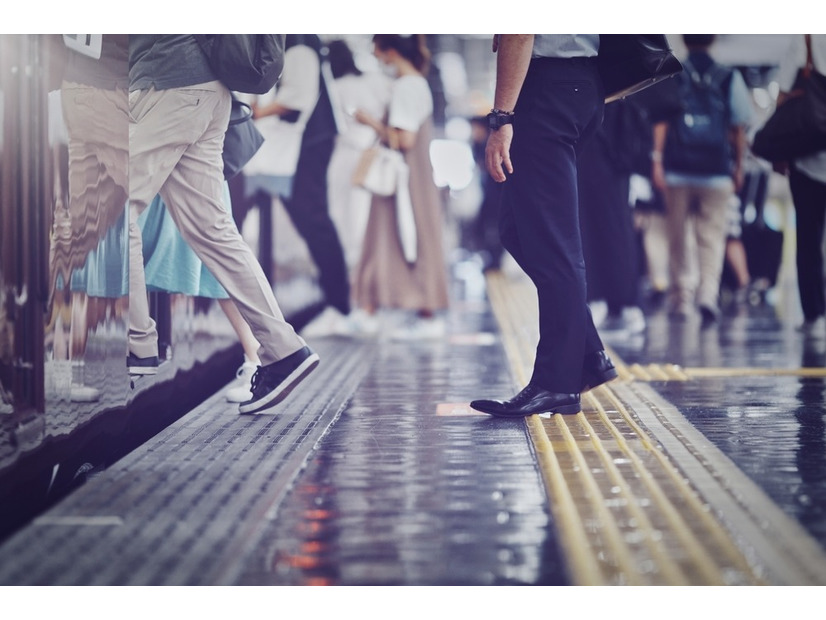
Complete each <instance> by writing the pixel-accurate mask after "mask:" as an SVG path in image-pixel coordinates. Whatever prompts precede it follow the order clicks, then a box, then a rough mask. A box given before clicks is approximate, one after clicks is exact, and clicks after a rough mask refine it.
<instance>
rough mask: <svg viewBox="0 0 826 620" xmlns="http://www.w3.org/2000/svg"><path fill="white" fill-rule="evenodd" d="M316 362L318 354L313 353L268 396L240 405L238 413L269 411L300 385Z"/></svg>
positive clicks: (313, 368)
mask: <svg viewBox="0 0 826 620" xmlns="http://www.w3.org/2000/svg"><path fill="white" fill-rule="evenodd" d="M318 362H319V358H318V354H316V353H313V354H312V355H310V356H309V357H308V358H307V359H305V360H304V361H303V362H301V365H300V366H299V367H298V368H296V369H295V370H293V371H292V372H291V373H290V374H289V376H287V378H286V379H284V380H283V381H282V382H281V383H280V384H278V386H277V387H276V388H275V389H274V390H273V391H271V392H270V393H269V394H266V395H265V396H262V397H261V398H259V399H258V400H256V401H255V402H251V403H246V404H244V405H240V406H239V407H238V411H239V413H245V414H250V413H265V412H267V411H269V410H270V409H271V408H272V407H274V406H275V405H277V404H278V403H280V402H281V401H282V400H284V399H285V398H287V396H289V395H290V392H292V391H293V389H294V388H295V386H297V385H298V384H299V383H301V382H302V381H303V380H304V378H305V377H306V376H307V375H309V374H310V373H311V372H312V371H313V370H315V367H316V366H318Z"/></svg>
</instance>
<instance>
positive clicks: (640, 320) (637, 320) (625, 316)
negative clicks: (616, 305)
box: [622, 306, 645, 334]
mask: <svg viewBox="0 0 826 620" xmlns="http://www.w3.org/2000/svg"><path fill="white" fill-rule="evenodd" d="M622 320H623V322H624V323H625V329H627V330H628V333H629V334H639V333H641V332H644V331H645V314H644V313H643V311H642V308H640V307H639V306H628V307H625V308H623V309H622Z"/></svg>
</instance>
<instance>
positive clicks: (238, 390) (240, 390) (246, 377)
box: [227, 355, 258, 403]
mask: <svg viewBox="0 0 826 620" xmlns="http://www.w3.org/2000/svg"><path fill="white" fill-rule="evenodd" d="M257 369H258V366H257V365H256V364H254V363H253V362H251V361H250V359H249V358H248V357H247V356H246V355H245V356H244V363H243V364H241V366H240V367H239V368H238V372H236V373H235V377H236V382H237V383H238V385H235V386H233V387H231V388H229V389H228V390H227V401H228V402H230V403H243V402H246V401H248V400H249V399H250V398H252V375H254V374H255V371H256V370H257Z"/></svg>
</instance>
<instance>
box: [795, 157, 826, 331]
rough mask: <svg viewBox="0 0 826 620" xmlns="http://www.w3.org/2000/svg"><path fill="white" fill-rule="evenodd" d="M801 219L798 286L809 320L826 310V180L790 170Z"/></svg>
mask: <svg viewBox="0 0 826 620" xmlns="http://www.w3.org/2000/svg"><path fill="white" fill-rule="evenodd" d="M789 188H790V189H791V192H792V201H793V202H794V210H795V217H796V219H797V287H798V291H799V292H800V305H801V307H802V309H803V316H804V318H805V319H806V320H807V321H814V320H815V319H817V318H818V317H821V316H823V315H824V314H826V292H825V291H824V284H823V250H822V248H823V231H824V225H826V183H821V182H819V181H816V180H814V179H812V178H811V177H809V176H807V175H805V174H803V173H802V172H799V171H798V170H796V169H795V167H794V166H791V167H790V171H789Z"/></svg>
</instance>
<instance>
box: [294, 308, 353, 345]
mask: <svg viewBox="0 0 826 620" xmlns="http://www.w3.org/2000/svg"><path fill="white" fill-rule="evenodd" d="M345 333H347V317H346V316H345V315H343V314H342V313H341V312H339V311H338V310H336V309H335V308H333V307H332V306H327V307H326V308H325V309H324V310H322V311H321V313H320V314H319V315H318V316H317V317H316V318H314V319H313V320H312V321H310V322H309V323H307V325H306V326H305V327H304V329H302V330H301V337H302V338H323V337H325V336H340V335H343V334H345Z"/></svg>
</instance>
